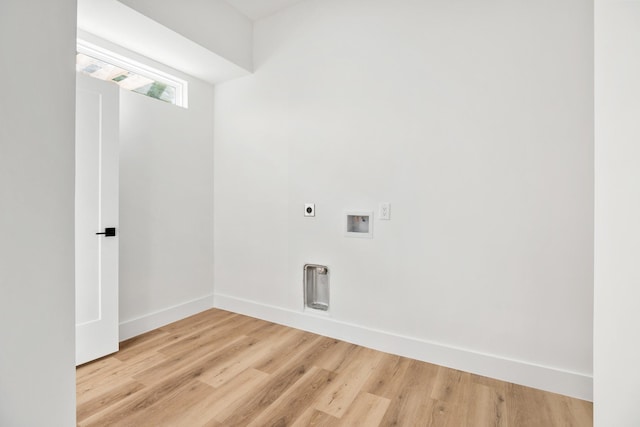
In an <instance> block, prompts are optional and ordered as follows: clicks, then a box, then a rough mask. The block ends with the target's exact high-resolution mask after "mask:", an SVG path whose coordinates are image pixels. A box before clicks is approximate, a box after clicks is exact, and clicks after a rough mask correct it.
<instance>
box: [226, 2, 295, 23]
mask: <svg viewBox="0 0 640 427" xmlns="http://www.w3.org/2000/svg"><path fill="white" fill-rule="evenodd" d="M225 1H226V2H227V3H229V4H230V5H231V6H233V7H234V8H236V9H237V10H239V11H240V12H241V13H242V14H243V15H246V16H247V17H248V18H249V19H251V20H252V21H256V20H258V19H261V18H264V17H266V16H269V15H272V14H274V13H276V12H278V11H280V10H282V9H284V8H286V7H289V6H291V5H293V4H296V3H299V2H301V1H302V0H225Z"/></svg>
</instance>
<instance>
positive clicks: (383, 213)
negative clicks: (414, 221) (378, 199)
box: [380, 202, 391, 220]
mask: <svg viewBox="0 0 640 427" xmlns="http://www.w3.org/2000/svg"><path fill="white" fill-rule="evenodd" d="M380 219H384V220H390V219H391V203H389V202H384V203H380Z"/></svg>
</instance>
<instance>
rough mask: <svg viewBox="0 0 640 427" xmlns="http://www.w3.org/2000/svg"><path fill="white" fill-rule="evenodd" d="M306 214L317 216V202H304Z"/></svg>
mask: <svg viewBox="0 0 640 427" xmlns="http://www.w3.org/2000/svg"><path fill="white" fill-rule="evenodd" d="M304 216H316V205H315V203H305V204H304Z"/></svg>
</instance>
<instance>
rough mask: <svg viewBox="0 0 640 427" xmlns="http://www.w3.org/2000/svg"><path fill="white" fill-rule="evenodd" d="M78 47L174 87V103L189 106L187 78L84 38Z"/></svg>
mask: <svg viewBox="0 0 640 427" xmlns="http://www.w3.org/2000/svg"><path fill="white" fill-rule="evenodd" d="M76 49H77V52H78V53H82V54H84V55H87V56H90V57H92V58H95V59H98V60H100V61H104V62H107V63H109V64H111V65H115V66H116V67H120V68H123V69H125V70H127V71H130V72H132V73H135V74H138V75H141V76H143V77H147V78H150V79H152V80H154V81H157V82H160V83H164V84H166V85H169V86H172V87H174V88H175V101H176V102H175V104H172V105H176V106H178V107H183V108H188V98H189V84H188V82H187V81H186V80H183V79H181V78H178V77H176V76H173V75H171V74H169V73H165V72H164V71H160V70H158V69H156V68H153V67H150V66H148V65H146V64H143V63H141V62H138V61H135V60H133V59H131V58H127V57H125V56H123V55H119V54H117V53H115V52H113V51H110V50H108V49H104V48H102V47H100V46H97V45H95V44H93V43H89V42H87V41H85V40H82V39H77V47H76ZM169 104H171V103H169Z"/></svg>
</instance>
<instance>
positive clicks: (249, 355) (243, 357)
mask: <svg viewBox="0 0 640 427" xmlns="http://www.w3.org/2000/svg"><path fill="white" fill-rule="evenodd" d="M268 332H269V334H270V336H269V337H265V336H256V334H252V335H251V338H252V339H256V340H257V342H256V343H255V344H252V345H251V346H249V347H247V348H245V349H244V351H242V352H241V353H238V354H237V355H236V357H234V358H232V359H228V360H227V361H226V363H221V364H219V365H217V366H216V367H215V368H214V369H210V370H208V371H207V372H204V373H203V374H202V377H201V378H200V381H203V382H205V383H207V384H209V385H211V386H212V387H216V388H217V387H220V386H222V385H223V384H225V383H226V382H227V381H229V380H231V379H233V377H235V376H236V375H238V374H239V373H241V372H243V371H245V370H246V369H248V368H251V367H257V366H259V365H261V364H262V362H264V361H266V360H269V359H273V358H274V356H275V355H278V354H282V353H283V352H285V351H286V349H287V348H288V347H289V346H290V345H291V344H293V340H295V339H297V338H298V336H299V334H297V333H296V331H295V330H293V329H283V328H278V329H277V330H275V331H271V330H269V331H268Z"/></svg>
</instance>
